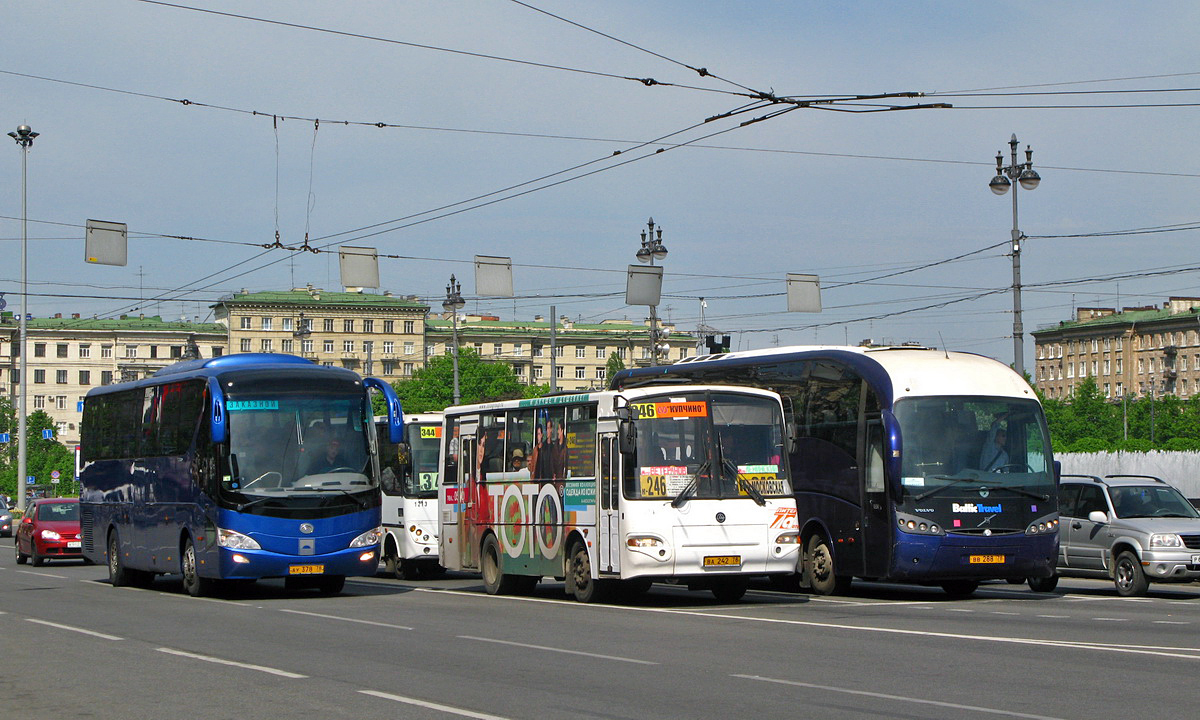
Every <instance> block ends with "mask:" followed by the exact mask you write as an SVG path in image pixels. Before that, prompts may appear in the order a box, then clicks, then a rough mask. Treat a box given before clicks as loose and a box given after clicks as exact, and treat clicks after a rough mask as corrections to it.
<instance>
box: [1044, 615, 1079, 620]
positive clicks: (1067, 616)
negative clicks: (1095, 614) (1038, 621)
mask: <svg viewBox="0 0 1200 720" xmlns="http://www.w3.org/2000/svg"><path fill="white" fill-rule="evenodd" d="M1038 617H1040V618H1049V619H1051V620H1065V619H1067V618H1069V617H1071V616H1070V615H1038Z"/></svg>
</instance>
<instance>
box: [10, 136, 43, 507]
mask: <svg viewBox="0 0 1200 720" xmlns="http://www.w3.org/2000/svg"><path fill="white" fill-rule="evenodd" d="M39 134H40V133H35V132H34V131H33V130H32V129H31V128H30V127H29V126H28V125H21V126H18V127H17V130H16V132H10V133H9V134H8V136H9V137H10V138H12V139H13V140H16V141H17V145H18V146H20V148H21V325H20V328H21V329H20V338H19V340H18V341H17V342H18V343H19V345H18V347H19V348H20V354H21V362H20V365H19V367H20V371H19V372H20V373H21V388H20V390H19V393H20V394H19V395H18V396H17V509H18V510H20V511H21V513H22V514H24V512H25V488H26V486H27V483H26V480H25V478H26V473H27V472H28V465H27V464H26V455H27V452H28V448H29V438H28V437H27V436H28V435H29V427H28V424H27V421H26V419H25V393H26V389H27V383H28V380H27V379H26V377H25V376H26V375H27V374H28V373H27V372H26V371H27V370H28V361H27V360H26V359H25V358H26V355H27V353H26V352H25V351H26V349H27V348H26V347H25V335H26V324H25V317H26V315H28V313H29V288H28V285H29V204H28V196H27V192H26V188H27V187H28V169H29V148H30V147H31V146H32V145H33V139H34V138H36V137H37V136H38V135H39Z"/></svg>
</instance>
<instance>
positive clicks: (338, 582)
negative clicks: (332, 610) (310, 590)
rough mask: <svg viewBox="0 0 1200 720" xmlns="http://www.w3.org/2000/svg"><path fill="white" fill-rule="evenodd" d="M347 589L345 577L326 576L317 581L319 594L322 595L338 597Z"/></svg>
mask: <svg viewBox="0 0 1200 720" xmlns="http://www.w3.org/2000/svg"><path fill="white" fill-rule="evenodd" d="M345 587H346V576H345V575H325V576H323V577H321V579H319V580H317V592H319V593H321V594H322V595H337V594H338V593H340V592H341V591H342V589H343V588H345Z"/></svg>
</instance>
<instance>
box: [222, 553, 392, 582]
mask: <svg viewBox="0 0 1200 720" xmlns="http://www.w3.org/2000/svg"><path fill="white" fill-rule="evenodd" d="M218 554H219V558H218V562H219V563H220V570H221V572H220V575H219V577H222V578H227V579H230V580H251V579H260V578H275V577H300V576H318V575H344V576H349V577H363V576H371V575H374V574H375V573H376V571H377V570H378V568H379V544H375V545H371V546H368V547H361V548H347V549H345V550H339V551H337V552H332V553H324V554H321V555H283V554H280V553H275V552H269V551H266V550H232V549H230V548H218ZM201 572H203V570H202V571H201Z"/></svg>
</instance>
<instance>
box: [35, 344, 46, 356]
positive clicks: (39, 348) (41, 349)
mask: <svg viewBox="0 0 1200 720" xmlns="http://www.w3.org/2000/svg"><path fill="white" fill-rule="evenodd" d="M33 356H34V357H46V343H34V344H33Z"/></svg>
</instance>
